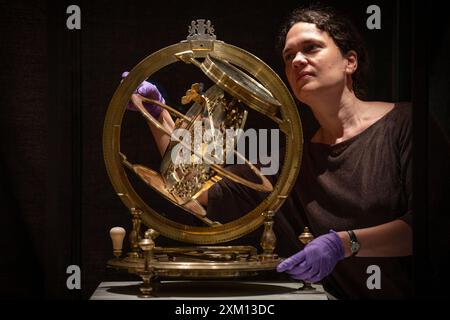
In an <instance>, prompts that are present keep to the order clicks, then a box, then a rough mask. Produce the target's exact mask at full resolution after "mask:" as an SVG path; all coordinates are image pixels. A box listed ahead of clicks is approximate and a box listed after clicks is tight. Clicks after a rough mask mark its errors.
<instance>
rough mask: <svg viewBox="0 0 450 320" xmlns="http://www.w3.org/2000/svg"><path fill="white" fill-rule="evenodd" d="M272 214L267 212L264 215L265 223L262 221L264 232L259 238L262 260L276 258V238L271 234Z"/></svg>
mask: <svg viewBox="0 0 450 320" xmlns="http://www.w3.org/2000/svg"><path fill="white" fill-rule="evenodd" d="M274 214H275V213H274V212H273V211H271V210H269V211H267V212H265V213H264V216H265V221H264V232H263V234H262V236H261V242H260V245H261V247H262V248H263V250H264V251H263V254H262V255H261V259H262V260H273V259H276V258H277V257H278V256H277V255H276V254H275V253H274V250H275V247H276V244H277V237H276V235H275V232H273V216H274Z"/></svg>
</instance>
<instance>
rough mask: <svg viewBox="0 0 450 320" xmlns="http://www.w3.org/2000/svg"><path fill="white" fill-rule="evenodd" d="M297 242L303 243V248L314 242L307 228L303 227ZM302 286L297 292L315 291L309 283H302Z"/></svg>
mask: <svg viewBox="0 0 450 320" xmlns="http://www.w3.org/2000/svg"><path fill="white" fill-rule="evenodd" d="M298 240H300V242H301V243H303V244H304V245H305V246H306V245H307V244H308V243H310V242H311V241H313V240H314V236H313V234H312V233H311V232H309V228H308V227H305V228H304V229H303V232H302V233H301V234H300V235H299V236H298ZM302 282H303V286H302V287H300V288H299V289H298V290H302V291H314V290H316V289H315V288H314V287H313V286H312V284H311V283H310V282H307V281H302Z"/></svg>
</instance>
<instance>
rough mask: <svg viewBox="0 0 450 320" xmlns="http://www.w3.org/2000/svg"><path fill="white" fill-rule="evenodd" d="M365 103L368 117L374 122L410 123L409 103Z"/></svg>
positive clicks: (410, 109)
mask: <svg viewBox="0 0 450 320" xmlns="http://www.w3.org/2000/svg"><path fill="white" fill-rule="evenodd" d="M366 103H367V109H368V110H369V115H370V117H371V118H372V119H376V120H375V122H377V121H378V120H381V119H385V120H386V121H387V122H391V121H394V122H398V121H401V122H403V121H405V122H411V120H412V108H411V103H410V102H383V101H370V102H366Z"/></svg>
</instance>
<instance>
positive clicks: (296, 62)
mask: <svg viewBox="0 0 450 320" xmlns="http://www.w3.org/2000/svg"><path fill="white" fill-rule="evenodd" d="M307 63H308V60H306V58H305V56H304V55H303V54H302V53H301V52H297V53H296V54H295V57H294V59H293V60H292V66H293V67H303V66H304V65H305V64H307Z"/></svg>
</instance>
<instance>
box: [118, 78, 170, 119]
mask: <svg viewBox="0 0 450 320" xmlns="http://www.w3.org/2000/svg"><path fill="white" fill-rule="evenodd" d="M128 74H129V72H128V71H125V72H124V73H122V79H123V78H126V77H127V76H128ZM135 93H139V94H140V95H141V96H143V97H146V98H149V99H153V100H157V101H159V102H161V103H166V102H165V100H164V98H163V97H162V95H161V93H160V92H159V90H158V88H157V87H156V86H155V85H154V84H152V83H150V82H148V81H144V82H142V83H141V84H140V85H139V87H137V89H136V91H135ZM144 107H145V109H147V111H148V112H149V113H150V114H151V115H152V116H153V117H154V118H155V119H158V118H159V115H160V114H161V112H162V111H163V109H162V108H161V107H160V106H157V105H154V104H151V103H148V102H144ZM127 109H128V110H132V111H137V108H136V106H135V105H134V104H133V102H131V101H130V102H128V105H127Z"/></svg>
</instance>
